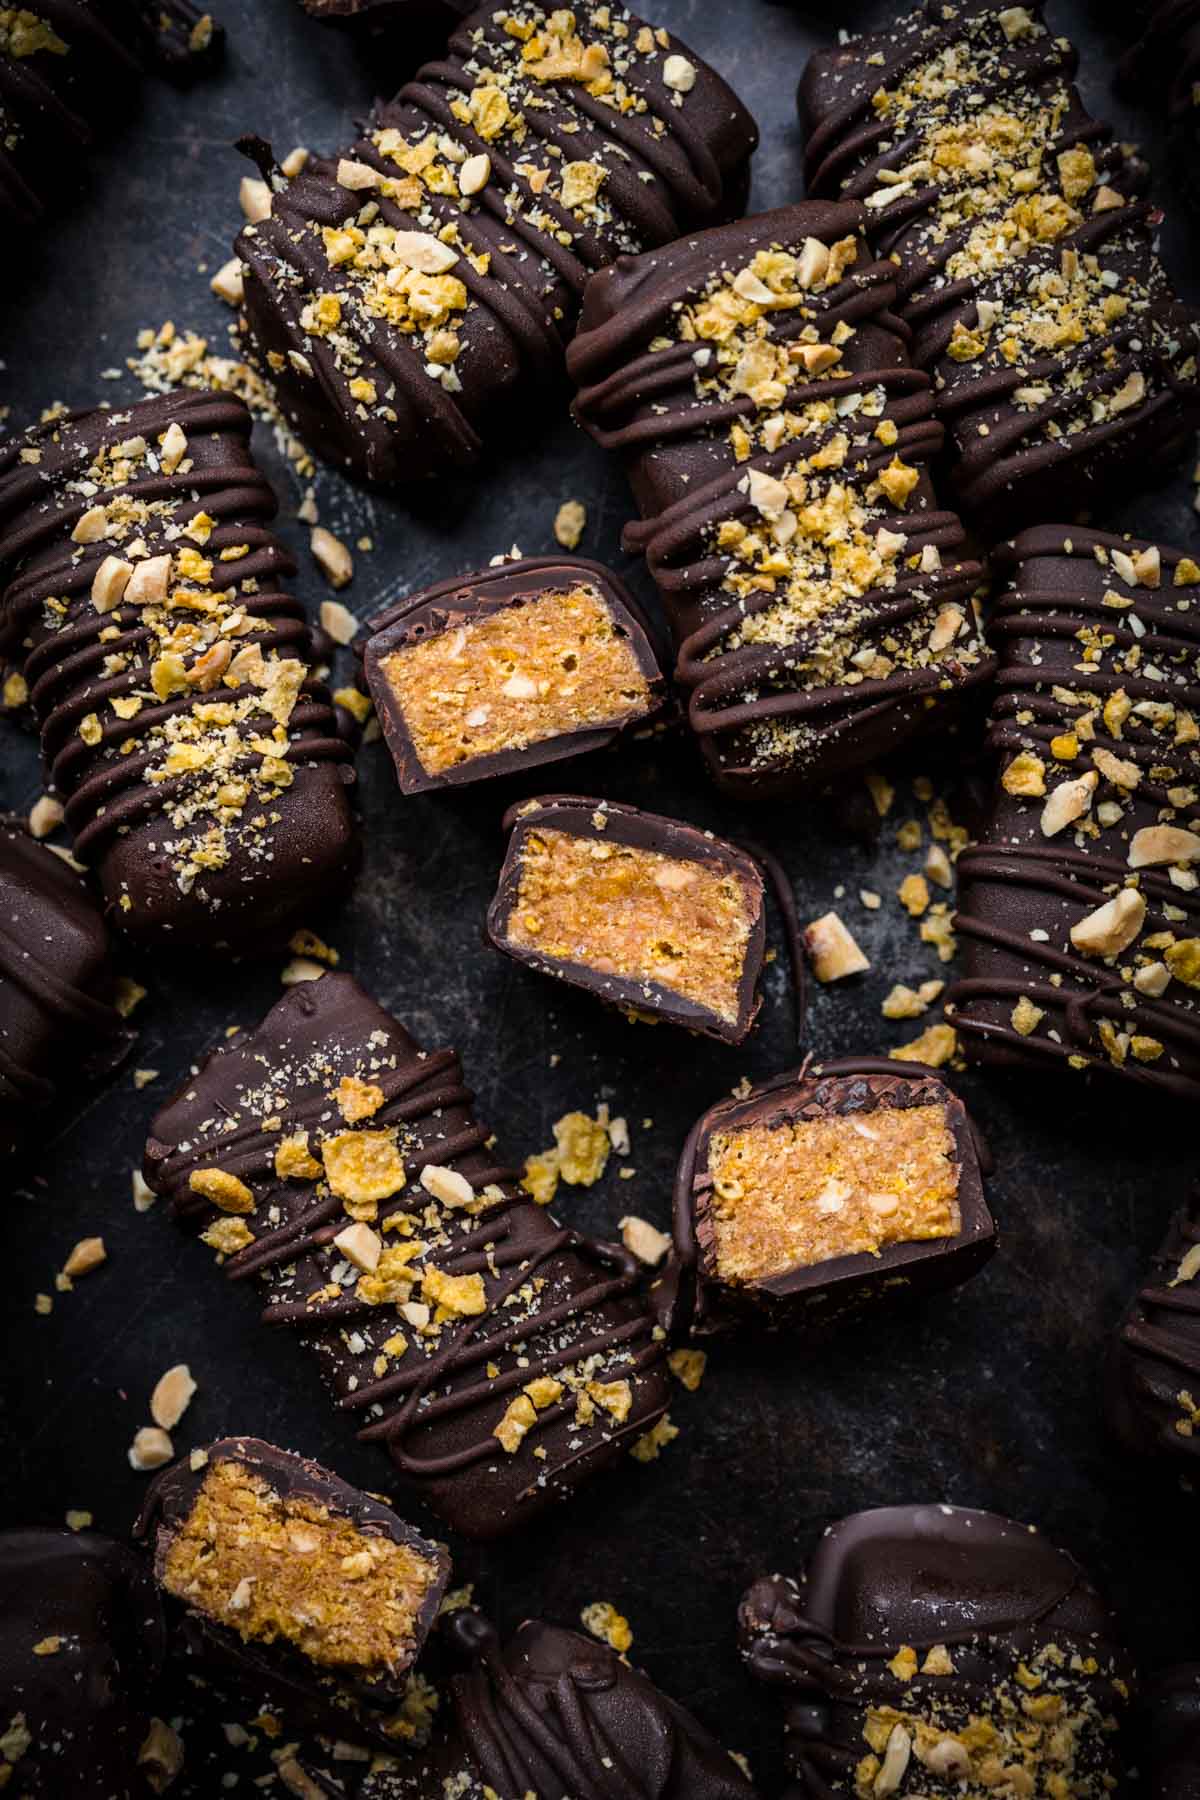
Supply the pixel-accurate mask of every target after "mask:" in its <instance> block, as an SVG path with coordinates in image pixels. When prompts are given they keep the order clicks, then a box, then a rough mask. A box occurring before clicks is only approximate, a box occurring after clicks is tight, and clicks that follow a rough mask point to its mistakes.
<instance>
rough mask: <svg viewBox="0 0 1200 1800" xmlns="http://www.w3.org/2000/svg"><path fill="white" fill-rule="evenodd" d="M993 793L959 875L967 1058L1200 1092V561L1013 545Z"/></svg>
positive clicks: (1000, 638) (1040, 532)
mask: <svg viewBox="0 0 1200 1800" xmlns="http://www.w3.org/2000/svg"><path fill="white" fill-rule="evenodd" d="M995 561H996V569H997V572H998V574H999V575H1000V577H1001V578H1002V580H1004V581H1005V582H1006V586H1005V588H1004V591H1003V592H1002V593H1001V595H1000V598H999V600H998V601H997V605H996V610H995V616H994V619H993V623H992V628H991V629H992V635H993V638H994V639H995V641H996V642H997V643H998V645H999V648H1000V653H1001V667H1000V672H999V675H998V678H997V693H996V699H995V701H994V704H993V707H992V715H991V726H990V730H989V734H988V742H989V745H990V747H991V748H992V749H993V750H994V751H996V752H997V753H998V754H999V756H1000V758H1001V763H1000V779H999V784H998V787H997V789H996V792H995V796H994V801H993V805H992V811H991V817H990V820H989V822H988V824H987V826H986V828H985V830H984V831H983V833H982V834H981V842H980V844H979V845H978V846H977V847H975V848H971V849H968V850H966V851H964V852H963V854H962V856H961V858H960V859H959V863H958V879H959V914H958V923H957V929H958V932H959V934H960V937H961V939H962V941H963V945H964V950H965V955H964V969H965V978H964V979H963V980H962V981H961V982H959V983H957V984H956V985H955V987H954V988H953V989H952V990H951V994H950V996H949V999H950V1000H951V1002H952V1003H953V1004H954V1005H955V1006H956V1007H957V1017H956V1019H955V1025H956V1027H957V1029H958V1032H959V1035H960V1037H961V1039H962V1042H963V1044H964V1047H965V1049H966V1051H967V1053H968V1055H969V1056H972V1057H975V1058H977V1059H978V1060H979V1061H981V1062H987V1063H993V1064H997V1065H1000V1066H1014V1067H1024V1068H1038V1069H1063V1070H1070V1069H1075V1070H1083V1069H1088V1068H1101V1069H1104V1070H1107V1071H1109V1072H1111V1073H1115V1074H1117V1075H1119V1076H1121V1077H1122V1078H1124V1079H1125V1080H1130V1081H1135V1082H1137V1083H1138V1084H1139V1085H1141V1086H1143V1087H1149V1088H1153V1089H1157V1090H1159V1091H1161V1092H1164V1093H1167V1094H1170V1095H1172V1096H1174V1097H1176V1098H1178V1099H1181V1100H1188V1099H1190V1100H1193V1101H1194V1100H1195V1099H1196V1097H1197V1095H1200V894H1198V892H1197V887H1198V883H1200V874H1198V870H1200V680H1198V679H1197V654H1198V652H1200V564H1197V563H1196V562H1194V561H1193V559H1192V558H1191V557H1190V556H1187V555H1185V554H1184V553H1183V552H1182V551H1180V550H1172V549H1169V548H1167V547H1165V546H1159V545H1156V544H1147V543H1141V542H1137V541H1135V540H1132V539H1126V538H1119V537H1113V536H1110V535H1108V534H1106V533H1104V532H1097V531H1088V530H1083V529H1079V528H1076V527H1073V526H1063V525H1046V526H1041V527H1038V528H1037V529H1035V530H1032V531H1028V532H1025V533H1023V534H1022V536H1021V537H1019V538H1018V539H1017V540H1016V542H1015V544H1012V545H1005V546H1002V547H1001V549H1000V550H999V551H998V552H997V554H996V559H995Z"/></svg>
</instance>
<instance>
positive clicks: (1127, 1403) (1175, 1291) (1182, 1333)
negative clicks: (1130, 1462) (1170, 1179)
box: [1107, 1189, 1200, 1475]
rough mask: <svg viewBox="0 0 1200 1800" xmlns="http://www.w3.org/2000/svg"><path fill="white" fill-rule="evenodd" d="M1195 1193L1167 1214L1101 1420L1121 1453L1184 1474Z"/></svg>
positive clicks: (1197, 1308) (1199, 1270) (1189, 1458)
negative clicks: (1167, 1222)
mask: <svg viewBox="0 0 1200 1800" xmlns="http://www.w3.org/2000/svg"><path fill="white" fill-rule="evenodd" d="M1198 1245H1200V1189H1198V1190H1197V1192H1196V1193H1195V1194H1194V1195H1193V1196H1192V1198H1191V1200H1190V1201H1189V1202H1188V1204H1187V1205H1186V1206H1181V1207H1180V1208H1179V1209H1178V1210H1177V1211H1176V1212H1175V1214H1174V1215H1173V1217H1172V1219H1171V1223H1170V1225H1169V1226H1168V1227H1167V1232H1166V1235H1165V1237H1164V1238H1163V1241H1162V1243H1161V1244H1160V1245H1159V1247H1158V1250H1157V1251H1156V1252H1155V1255H1154V1257H1153V1259H1152V1261H1151V1264H1150V1268H1149V1270H1148V1271H1147V1275H1146V1280H1145V1281H1144V1282H1143V1284H1142V1286H1141V1287H1140V1288H1139V1289H1138V1291H1137V1294H1136V1295H1135V1297H1134V1299H1133V1300H1132V1301H1131V1302H1130V1305H1129V1308H1128V1310H1127V1311H1126V1313H1125V1316H1124V1318H1123V1319H1122V1321H1121V1324H1120V1326H1119V1328H1118V1330H1117V1333H1116V1337H1115V1338H1114V1340H1113V1344H1112V1348H1111V1351H1110V1354H1109V1362H1108V1382H1107V1389H1108V1415H1109V1419H1110V1422H1111V1424H1112V1427H1113V1430H1114V1431H1115V1432H1116V1434H1117V1436H1118V1438H1119V1439H1120V1440H1121V1443H1122V1444H1123V1445H1124V1447H1125V1449H1126V1450H1128V1451H1129V1452H1131V1454H1133V1455H1136V1456H1142V1457H1147V1458H1150V1459H1151V1460H1154V1461H1157V1462H1158V1463H1160V1464H1161V1465H1162V1466H1164V1467H1172V1466H1173V1467H1174V1468H1175V1469H1176V1470H1177V1471H1178V1472H1179V1473H1180V1474H1181V1475H1185V1474H1187V1472H1188V1471H1189V1470H1190V1469H1193V1468H1194V1467H1195V1465H1196V1462H1197V1459H1198V1458H1200V1435H1198V1434H1197V1430H1196V1427H1197V1424H1198V1423H1200V1249H1198V1248H1197V1246H1198Z"/></svg>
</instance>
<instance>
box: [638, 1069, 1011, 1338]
mask: <svg viewBox="0 0 1200 1800" xmlns="http://www.w3.org/2000/svg"><path fill="white" fill-rule="evenodd" d="M989 1169H990V1159H989V1158H988V1156H987V1152H986V1148H985V1147H983V1146H981V1144H980V1142H979V1140H978V1139H977V1136H976V1134H975V1131H974V1128H973V1127H972V1124H971V1121H970V1119H969V1117H968V1115H967V1112H966V1110H965V1108H964V1107H963V1104H962V1101H961V1100H959V1099H958V1097H957V1095H955V1094H954V1093H953V1092H952V1091H951V1090H950V1089H949V1088H948V1087H947V1086H946V1085H945V1083H944V1082H943V1081H941V1080H940V1079H939V1078H938V1077H937V1076H936V1075H934V1074H932V1073H931V1072H930V1071H929V1070H928V1069H926V1068H922V1067H920V1066H919V1065H917V1064H914V1063H901V1062H895V1061H889V1060H887V1059H886V1058H885V1059H882V1060H876V1059H874V1058H863V1059H857V1060H856V1059H848V1060H847V1061H842V1062H835V1063H828V1064H825V1065H818V1066H817V1067H816V1068H814V1069H813V1070H812V1071H811V1072H805V1071H799V1072H796V1073H793V1074H789V1075H780V1076H777V1077H776V1078H775V1079H774V1080H773V1081H768V1082H765V1083H763V1084H762V1086H760V1087H758V1088H754V1089H752V1090H751V1091H750V1093H749V1094H747V1095H745V1096H744V1098H741V1099H737V1100H723V1101H720V1102H719V1103H718V1104H717V1105H716V1106H714V1107H711V1108H710V1109H709V1111H708V1112H706V1113H705V1114H704V1116H703V1118H701V1119H700V1120H699V1122H698V1123H697V1124H696V1126H695V1127H694V1128H693V1130H692V1132H691V1134H690V1136H689V1138H688V1140H687V1143H686V1145H685V1146H684V1151H683V1155H682V1157H681V1158H680V1162H679V1169H678V1172H677V1174H676V1179H675V1255H674V1259H673V1267H672V1276H671V1281H670V1282H669V1283H668V1286H669V1287H670V1286H672V1285H676V1284H677V1287H678V1291H679V1297H680V1298H679V1304H678V1314H679V1318H678V1322H679V1323H680V1324H681V1325H682V1327H683V1328H684V1329H687V1330H690V1331H692V1332H694V1333H696V1334H700V1335H704V1334H707V1333H709V1332H713V1331H720V1330H722V1329H725V1328H728V1327H730V1326H732V1325H736V1324H738V1323H744V1322H747V1321H750V1322H758V1323H761V1324H765V1325H769V1326H787V1327H789V1328H790V1327H808V1328H812V1327H816V1326H820V1325H826V1324H828V1323H830V1322H832V1321H833V1320H834V1319H837V1318H839V1317H840V1316H842V1315H843V1314H844V1313H846V1312H850V1311H854V1310H856V1309H858V1308H860V1307H862V1306H864V1305H866V1304H868V1303H869V1302H871V1301H873V1300H877V1299H884V1298H888V1297H896V1296H898V1295H902V1294H905V1293H910V1294H924V1293H929V1292H932V1291H935V1290H937V1289H939V1288H945V1287H950V1286H952V1285H954V1284H955V1283H957V1282H960V1281H965V1280H967V1279H968V1278H969V1277H970V1276H971V1275H974V1274H975V1273H976V1272H977V1270H978V1269H979V1268H981V1267H982V1265H983V1263H985V1262H986V1261H987V1259H988V1257H989V1256H990V1255H991V1253H992V1251H993V1250H994V1249H995V1242H996V1228H995V1225H994V1224H993V1222H992V1218H991V1214H990V1213H989V1212H988V1208H987V1202H986V1200H985V1198H984V1188H983V1176H984V1173H985V1172H987V1171H988V1170H989Z"/></svg>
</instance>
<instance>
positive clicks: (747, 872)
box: [486, 794, 767, 1044]
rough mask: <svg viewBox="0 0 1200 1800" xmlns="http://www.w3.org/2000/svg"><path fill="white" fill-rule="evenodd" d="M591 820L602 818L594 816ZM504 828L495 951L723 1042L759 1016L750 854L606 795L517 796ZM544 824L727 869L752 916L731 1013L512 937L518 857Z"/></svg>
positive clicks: (735, 1038) (756, 896) (757, 893)
mask: <svg viewBox="0 0 1200 1800" xmlns="http://www.w3.org/2000/svg"><path fill="white" fill-rule="evenodd" d="M597 820H600V821H602V823H597ZM503 824H504V829H505V830H506V831H509V832H511V836H510V837H509V840H508V849H507V851H506V852H505V857H504V864H503V867H502V868H501V870H500V879H499V882H498V884H497V888H496V894H495V897H494V899H493V900H492V903H491V905H490V906H489V908H488V914H487V925H486V934H487V941H488V943H489V944H491V946H492V948H493V949H495V950H501V951H503V953H504V954H505V955H506V956H511V957H513V958H514V960H515V961H517V962H520V963H524V964H525V965H526V967H527V968H530V969H536V970H537V972H538V974H539V975H551V976H554V977H556V978H557V979H558V980H560V981H567V982H570V983H571V985H572V986H573V987H581V988H585V989H586V990H587V991H588V992H589V993H592V994H597V995H599V997H600V998H601V999H602V1000H606V1001H608V1002H609V1003H610V1004H611V1005H613V1006H617V1007H620V1008H621V1009H622V1010H624V1011H627V1012H633V1013H644V1014H650V1015H652V1016H653V1017H654V1018H656V1019H662V1020H665V1021H666V1022H667V1023H669V1024H672V1025H682V1026H684V1027H686V1029H687V1030H689V1031H697V1032H700V1033H701V1034H702V1035H703V1036H705V1037H713V1038H717V1039H719V1040H720V1042H722V1043H726V1044H740V1043H741V1041H742V1039H743V1038H744V1037H745V1036H746V1035H747V1033H748V1032H749V1030H750V1028H751V1026H752V1025H753V1024H754V1021H755V1019H756V1018H757V1016H758V1010H759V1007H760V1006H761V1005H762V996H761V995H760V994H759V991H758V983H759V978H760V976H761V974H762V966H763V958H764V955H765V953H766V937H767V926H766V908H765V904H764V894H763V881H762V876H761V875H760V873H759V870H758V867H757V865H756V863H755V862H754V860H753V858H752V857H749V856H747V855H746V853H745V852H744V851H742V850H739V849H737V847H736V846H735V845H733V844H730V843H727V842H726V841H725V839H723V838H718V837H714V836H713V834H712V833H711V832H707V831H700V830H698V829H697V828H696V827H695V826H693V825H684V824H682V823H681V822H680V821H679V820H678V819H664V818H662V817H660V816H659V814H657V813H648V812H642V811H641V809H640V808H638V807H636V806H618V805H616V804H614V803H613V802H612V801H610V800H589V799H585V798H584V797H583V796H582V795H579V794H546V795H543V796H541V797H540V798H539V799H536V800H523V801H520V802H518V804H517V805H515V806H513V807H511V808H510V809H509V811H508V812H507V813H505V815H504V821H503ZM539 829H549V830H553V831H560V832H564V833H566V834H567V835H568V836H570V837H579V838H585V839H592V840H594V841H595V842H596V843H597V844H604V843H618V844H630V845H632V846H633V847H634V848H635V849H638V850H647V851H653V852H655V853H657V854H659V855H661V856H667V857H679V858H683V859H686V860H687V861H689V862H695V863H702V864H703V865H704V866H705V867H706V868H708V869H710V870H714V871H716V872H717V873H719V874H721V875H725V874H730V875H732V876H734V878H735V879H736V880H737V881H738V883H739V884H740V886H741V889H742V893H743V897H744V902H745V905H746V909H747V912H748V913H749V915H750V918H751V925H750V934H749V937H748V940H747V943H746V949H745V956H744V959H743V963H742V970H741V974H740V977H739V982H738V1000H737V1016H736V1018H734V1019H732V1020H731V1019H726V1018H723V1017H722V1016H721V1015H720V1014H719V1013H717V1012H715V1011H713V1010H712V1009H711V1008H709V1007H707V1006H704V1005H702V1004H701V1003H700V1002H698V1001H696V1000H693V999H690V998H689V997H687V996H685V995H683V994H680V993H676V992H674V991H672V990H671V989H670V988H668V987H666V986H664V985H663V984H661V983H660V982H657V981H653V980H650V979H645V980H643V979H640V978H637V977H632V976H629V977H627V976H622V975H618V974H609V973H606V972H605V971H604V970H603V969H598V968H595V967H593V966H592V965H590V964H589V963H586V962H573V961H567V960H565V959H563V958H561V957H556V956H548V955H543V954H540V953H539V952H538V951H537V950H535V949H532V948H527V947H526V946H524V945H521V944H517V943H514V942H513V941H512V940H511V939H510V938H509V936H508V935H507V932H508V923H509V920H510V918H511V916H512V913H513V909H514V907H515V906H516V904H517V900H518V896H519V891H520V881H521V856H522V850H523V847H524V845H525V842H526V840H527V838H528V837H529V834H530V833H531V832H535V831H537V830H539Z"/></svg>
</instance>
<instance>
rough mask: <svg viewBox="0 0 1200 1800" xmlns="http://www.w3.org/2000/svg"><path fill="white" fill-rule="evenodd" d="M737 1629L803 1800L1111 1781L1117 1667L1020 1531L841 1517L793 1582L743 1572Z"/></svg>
mask: <svg viewBox="0 0 1200 1800" xmlns="http://www.w3.org/2000/svg"><path fill="white" fill-rule="evenodd" d="M739 1626H740V1635H741V1644H742V1652H743V1655H744V1656H745V1658H746V1661H747V1663H748V1664H749V1666H750V1669H751V1671H752V1673H753V1674H755V1675H756V1676H758V1677H759V1679H760V1680H762V1681H765V1682H768V1683H769V1684H771V1685H772V1686H775V1687H779V1688H781V1689H782V1690H783V1692H784V1694H785V1695H786V1697H787V1712H786V1715H785V1718H786V1726H785V1729H786V1732H787V1741H788V1760H789V1763H790V1764H791V1767H792V1769H793V1771H794V1773H795V1774H796V1775H797V1776H798V1777H799V1780H800V1792H801V1794H802V1795H804V1796H806V1797H808V1800H818V1797H819V1800H828V1797H830V1796H833V1795H841V1794H845V1795H860V1796H862V1795H870V1794H877V1795H880V1796H883V1795H892V1794H895V1795H901V1796H903V1795H909V1794H911V1795H914V1796H915V1795H918V1794H920V1795H929V1794H933V1793H941V1792H943V1791H945V1792H947V1793H954V1794H958V1795H961V1796H962V1797H963V1800H985V1796H987V1795H989V1794H995V1793H996V1792H997V1791H998V1790H1003V1788H1005V1787H1007V1788H1008V1791H1009V1792H1011V1793H1013V1794H1017V1793H1020V1794H1024V1795H1029V1796H1034V1795H1037V1796H1041V1795H1046V1796H1049V1795H1054V1794H1071V1795H1074V1796H1077V1797H1078V1800H1102V1796H1104V1795H1107V1794H1110V1793H1121V1792H1123V1791H1124V1785H1123V1783H1124V1776H1125V1773H1126V1768H1127V1757H1126V1754H1125V1753H1124V1752H1123V1746H1124V1750H1126V1751H1127V1749H1128V1739H1127V1738H1126V1737H1125V1734H1124V1719H1125V1713H1126V1709H1127V1706H1128V1701H1129V1695H1130V1682H1131V1679H1132V1674H1131V1669H1130V1664H1129V1660H1128V1658H1127V1656H1126V1655H1125V1653H1124V1651H1123V1650H1122V1649H1121V1647H1120V1645H1119V1643H1118V1642H1117V1641H1116V1639H1115V1637H1114V1628H1113V1624H1112V1620H1111V1617H1110V1615H1109V1612H1108V1609H1107V1608H1106V1606H1105V1605H1104V1604H1103V1602H1102V1601H1101V1599H1100V1596H1099V1595H1098V1594H1097V1593H1096V1591H1095V1589H1094V1588H1093V1587H1092V1586H1091V1585H1090V1583H1089V1582H1088V1581H1087V1580H1086V1578H1085V1576H1084V1574H1083V1571H1082V1570H1081V1569H1080V1567H1079V1565H1078V1563H1077V1562H1076V1561H1075V1559H1074V1558H1073V1557H1071V1556H1069V1555H1067V1553H1066V1552H1065V1551H1062V1550H1058V1549H1056V1548H1055V1547H1054V1546H1053V1545H1052V1544H1049V1543H1047V1541H1046V1540H1045V1538H1043V1537H1041V1536H1040V1535H1039V1534H1038V1533H1037V1532H1036V1531H1034V1530H1032V1529H1031V1528H1030V1527H1029V1526H1025V1525H1017V1524H1014V1523H1013V1522H1012V1521H1011V1520H1009V1519H1004V1518H1001V1517H999V1515H997V1514H996V1513H988V1512H974V1511H970V1510H968V1509H967V1508H964V1507H957V1506H893V1507H885V1508H881V1509H880V1510H878V1511H875V1512H861V1513H855V1514H853V1515H852V1516H851V1517H850V1518H848V1519H843V1520H842V1521H841V1523H840V1524H837V1525H834V1526H832V1527H830V1529H829V1530H828V1531H826V1533H825V1535H824V1537H823V1538H822V1539H821V1542H820V1543H819V1545H818V1546H817V1548H816V1550H815V1551H814V1553H813V1555H812V1556H811V1557H810V1559H809V1563H808V1568H807V1571H806V1573H805V1575H804V1577H803V1578H802V1579H801V1580H800V1581H793V1580H791V1579H790V1578H789V1577H787V1576H783V1575H776V1576H772V1577H770V1578H768V1579H766V1580H764V1581H760V1582H757V1583H756V1584H755V1586H754V1587H752V1588H751V1589H750V1590H749V1592H748V1593H747V1594H746V1596H745V1598H744V1599H743V1601H742V1605H741V1609H740V1613H739Z"/></svg>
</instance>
